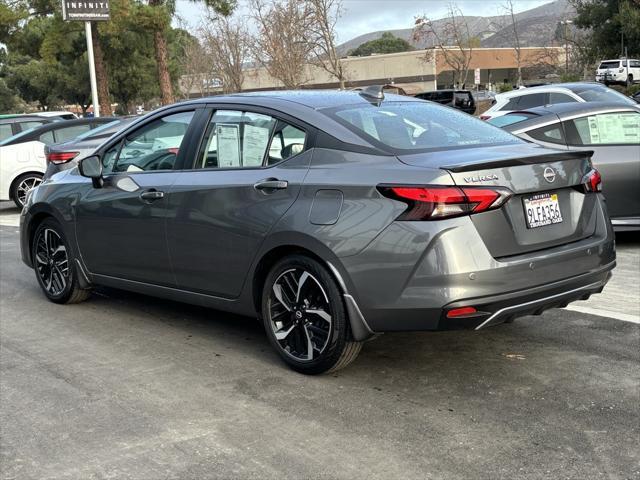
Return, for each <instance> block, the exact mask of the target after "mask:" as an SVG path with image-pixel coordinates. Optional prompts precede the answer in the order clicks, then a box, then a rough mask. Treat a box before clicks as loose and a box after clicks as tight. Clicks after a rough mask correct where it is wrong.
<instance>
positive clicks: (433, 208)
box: [378, 185, 513, 220]
mask: <svg viewBox="0 0 640 480" xmlns="http://www.w3.org/2000/svg"><path fill="white" fill-rule="evenodd" d="M378 190H379V191H380V193H382V194H383V195H384V196H385V197H388V198H392V199H394V200H399V201H401V202H404V203H406V204H407V210H406V211H405V212H404V213H403V214H402V215H400V216H399V217H398V220H439V219H441V218H451V217H459V216H461V215H470V214H472V213H480V212H486V211H487V210H493V209H494V208H499V207H501V206H502V205H504V203H505V202H506V201H507V200H508V199H509V198H510V197H511V196H512V195H513V192H511V191H510V190H509V189H506V188H486V187H453V186H440V185H431V186H413V185H406V186H404V185H402V186H401V185H398V186H395V185H380V186H379V187H378Z"/></svg>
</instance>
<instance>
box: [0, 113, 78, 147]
mask: <svg viewBox="0 0 640 480" xmlns="http://www.w3.org/2000/svg"><path fill="white" fill-rule="evenodd" d="M76 118H78V117H76V115H75V114H73V113H71V112H40V113H37V114H36V113H34V114H16V115H0V142H2V141H3V140H6V139H7V138H9V137H12V136H13V135H17V134H18V133H20V132H22V131H24V130H29V129H31V128H35V127H39V126H40V125H44V124H45V123H51V122H59V121H61V120H74V119H76Z"/></svg>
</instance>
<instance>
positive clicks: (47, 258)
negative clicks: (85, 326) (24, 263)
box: [31, 218, 91, 303]
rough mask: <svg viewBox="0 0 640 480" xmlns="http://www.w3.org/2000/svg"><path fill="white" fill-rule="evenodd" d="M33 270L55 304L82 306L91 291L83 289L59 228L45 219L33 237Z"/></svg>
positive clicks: (67, 244)
mask: <svg viewBox="0 0 640 480" xmlns="http://www.w3.org/2000/svg"><path fill="white" fill-rule="evenodd" d="M31 257H32V259H33V269H34V271H35V273H36V278H37V279H38V283H39V284H40V288H42V291H43V292H44V294H45V295H46V297H47V298H48V299H49V300H51V301H52V302H54V303H80V302H82V301H84V300H86V299H87V298H88V297H89V295H90V293H91V291H90V290H87V289H83V288H80V285H79V282H78V270H77V267H76V264H75V261H74V259H73V254H72V253H71V250H70V249H69V243H68V242H67V240H66V238H65V236H64V232H63V231H62V227H61V226H60V224H59V223H58V222H57V221H56V220H54V219H53V218H47V219H45V220H44V221H43V222H42V223H40V225H38V228H37V229H36V232H35V234H34V235H33V242H32V244H31Z"/></svg>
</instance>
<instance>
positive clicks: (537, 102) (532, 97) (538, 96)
mask: <svg viewBox="0 0 640 480" xmlns="http://www.w3.org/2000/svg"><path fill="white" fill-rule="evenodd" d="M546 95H547V94H546V93H531V94H529V95H522V96H521V97H520V100H519V101H518V109H519V110H525V109H527V108H535V107H540V106H542V105H544V104H545V103H546V102H545V100H546V99H545V97H546Z"/></svg>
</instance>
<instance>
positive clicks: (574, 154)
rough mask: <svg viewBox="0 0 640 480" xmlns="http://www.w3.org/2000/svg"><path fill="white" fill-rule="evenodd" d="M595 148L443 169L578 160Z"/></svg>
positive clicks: (475, 168) (472, 168)
mask: <svg viewBox="0 0 640 480" xmlns="http://www.w3.org/2000/svg"><path fill="white" fill-rule="evenodd" d="M592 155H593V150H580V151H577V150H575V151H571V152H557V153H545V154H542V155H531V156H528V157H512V158H502V159H500V160H489V161H479V162H475V163H474V162H472V163H458V164H454V165H444V166H442V167H440V168H441V169H442V170H448V171H450V172H456V173H457V172H472V171H475V170H488V169H491V168H501V167H517V166H520V165H534V164H537V163H551V162H562V161H565V160H576V159H578V158H586V159H590V158H591V156H592Z"/></svg>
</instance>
